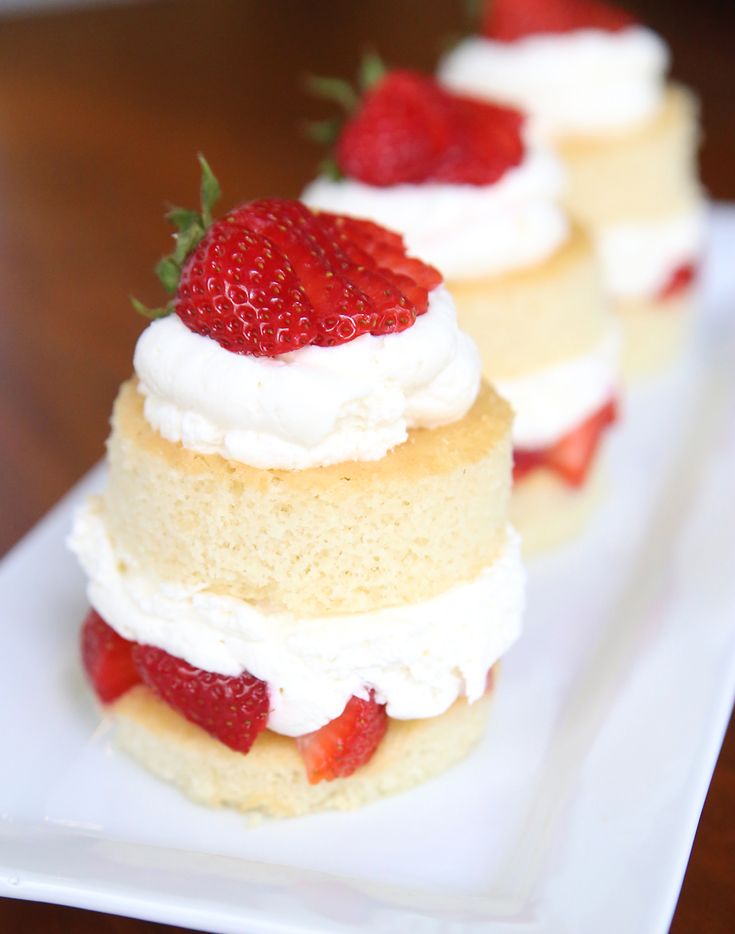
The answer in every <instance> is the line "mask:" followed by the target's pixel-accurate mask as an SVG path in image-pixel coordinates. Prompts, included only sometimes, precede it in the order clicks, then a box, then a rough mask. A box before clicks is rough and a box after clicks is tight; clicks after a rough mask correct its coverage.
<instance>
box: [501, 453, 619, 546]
mask: <svg viewBox="0 0 735 934" xmlns="http://www.w3.org/2000/svg"><path fill="white" fill-rule="evenodd" d="M601 461H602V457H601V456H598V457H597V458H596V459H595V462H594V464H593V465H592V468H591V470H590V472H589V474H588V475H587V479H586V480H585V482H584V484H583V485H582V486H580V487H572V486H569V484H567V483H565V482H564V481H563V480H561V479H559V477H558V476H557V475H556V474H555V473H552V471H550V470H546V469H544V468H539V469H537V470H534V471H532V472H531V473H529V474H527V475H526V476H525V477H523V478H522V479H521V480H519V481H518V482H517V483H515V484H514V485H513V495H512V496H511V500H510V517H511V521H512V523H513V525H514V526H515V528H516V531H517V532H519V533H520V536H521V539H522V540H523V554H524V556H525V557H529V556H532V555H537V554H540V553H542V552H544V551H549V550H551V549H552V548H555V547H556V546H557V545H561V544H563V543H564V542H567V541H569V540H570V539H572V538H575V537H576V536H577V535H579V534H580V533H581V532H582V530H583V529H584V527H585V526H586V525H587V523H588V522H589V521H590V519H591V518H592V516H593V515H594V513H595V510H596V509H597V507H598V505H599V504H600V502H601V500H602V498H603V496H604V493H605V488H606V483H605V477H604V469H603V467H602V463H601Z"/></svg>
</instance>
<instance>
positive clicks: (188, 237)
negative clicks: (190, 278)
mask: <svg viewBox="0 0 735 934" xmlns="http://www.w3.org/2000/svg"><path fill="white" fill-rule="evenodd" d="M198 159H199V165H200V167H201V171H202V175H201V181H200V186H199V190H200V200H201V209H200V210H199V211H190V210H189V209H187V208H177V207H174V208H171V210H170V211H168V212H167V214H166V220H167V221H169V223H170V224H172V225H173V226H174V227H175V228H176V233H175V234H174V240H175V241H176V246H175V247H174V249H173V251H172V252H171V253H169V254H168V255H167V256H164V257H162V259H160V260H159V261H158V262H157V263H156V266H155V272H156V275H157V276H158V278H159V280H160V282H161V284H162V285H163V287H164V289H165V290H166V292H167V294H168V295H174V294H175V293H176V289H177V288H178V287H179V280H180V279H181V269H182V267H183V265H184V263H185V262H186V260H187V259H188V258H189V256H190V255H191V254H192V252H193V251H194V250H195V249H196V248H197V246H198V245H199V243H200V242H201V240H202V238H203V237H204V234H205V233H206V232H207V230H208V229H209V227H210V226H211V224H212V208H213V207H214V206H215V204H216V203H217V202H218V201H219V199H220V197H221V195H222V189H221V188H220V184H219V182H218V181H217V178H216V176H215V174H214V172H212V169H211V168H210V166H209V163H208V162H207V160H206V159H205V158H204V156H203V155H202V154H201V153H199V156H198ZM130 301H131V304H132V306H133V308H134V309H135V310H136V311H137V312H138V314H140V315H143V317H145V318H164V317H166V315H170V314H171V313H172V312H173V301H171V300H170V301H169V302H167V304H166V305H165V306H163V307H162V308H148V307H147V306H146V305H144V304H143V303H142V302H140V301H138V299H137V298H134V297H133V296H132V295H131V296H130Z"/></svg>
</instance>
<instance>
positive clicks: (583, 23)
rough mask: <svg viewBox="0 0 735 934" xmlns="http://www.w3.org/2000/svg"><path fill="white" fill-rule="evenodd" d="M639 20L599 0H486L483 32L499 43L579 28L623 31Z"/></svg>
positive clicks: (625, 11) (573, 30) (572, 30)
mask: <svg viewBox="0 0 735 934" xmlns="http://www.w3.org/2000/svg"><path fill="white" fill-rule="evenodd" d="M637 22H638V21H637V20H636V18H635V17H634V16H633V15H632V14H630V13H628V11H627V10H622V9H620V7H616V6H612V5H610V4H608V3H601V2H599V0H485V7H484V12H483V19H482V27H481V28H482V32H483V33H484V35H486V36H487V37H488V38H489V39H495V40H496V41H498V42H513V41H515V40H516V39H523V38H524V37H526V36H534V35H541V34H544V33H551V34H554V33H556V34H560V33H566V32H575V31H576V30H580V29H599V30H603V31H604V32H620V31H621V30H623V29H627V28H628V27H630V26H634V25H635V24H636V23H637Z"/></svg>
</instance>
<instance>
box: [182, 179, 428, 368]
mask: <svg viewBox="0 0 735 934" xmlns="http://www.w3.org/2000/svg"><path fill="white" fill-rule="evenodd" d="M343 220H344V219H342V218H339V217H337V216H335V215H330V214H317V213H314V212H312V211H310V210H309V209H308V208H307V207H306V206H305V205H303V204H301V203H300V202H298V201H287V200H282V199H275V198H273V199H264V200H261V201H253V202H250V203H249V204H245V205H243V206H242V207H240V208H237V209H236V210H234V211H232V212H231V213H230V214H229V215H227V216H226V217H225V218H224V219H223V220H221V221H216V222H215V223H214V224H213V225H212V226H211V227H210V228H209V230H208V231H207V232H206V233H205V234H204V236H203V238H202V240H201V242H200V243H199V245H198V246H197V248H196V249H195V251H194V252H193V254H192V255H191V256H189V258H188V259H187V260H186V261H185V262H184V264H183V266H182V270H181V277H180V282H179V286H178V290H177V292H176V295H175V297H174V299H173V310H174V311H175V312H176V313H177V314H178V315H179V317H180V318H181V320H182V321H183V322H184V324H186V326H187V327H188V328H189V329H190V330H192V331H195V332H196V333H198V334H203V335H205V336H207V337H211V338H213V339H214V340H216V341H217V342H218V343H219V344H220V345H221V346H223V347H225V348H226V349H227V350H230V351H233V352H235V353H247V354H253V355H256V356H276V355H278V354H282V353H286V352H288V351H291V350H297V349H298V348H300V347H303V346H305V345H307V344H316V345H319V346H332V345H335V344H341V343H345V342H347V341H350V340H353V339H354V338H355V337H359V336H360V335H361V334H365V333H370V334H389V333H391V332H393V331H402V330H405V329H406V328H408V327H410V326H411V325H412V324H413V323H414V321H415V320H416V316H417V315H420V314H423V313H424V312H425V311H426V309H427V308H428V304H429V298H428V290H429V289H431V288H434V287H435V285H437V284H438V283H439V282H440V281H441V277H440V276H439V274H438V273H437V272H436V270H434V269H432V268H431V267H429V266H426V265H424V264H423V263H420V262H419V261H418V260H414V259H411V258H410V257H407V256H406V250H405V247H404V246H403V240H402V239H401V238H400V237H399V236H398V235H397V234H393V233H389V232H387V231H382V229H381V228H379V227H378V226H377V225H375V224H372V223H369V222H367V221H359V220H354V219H352V220H349V222H348V223H347V224H343V223H342V222H343ZM363 227H365V228H366V229H365V230H364V231H363V230H362V228H363ZM378 251H382V253H381V255H380V256H379V257H378V256H377V253H378Z"/></svg>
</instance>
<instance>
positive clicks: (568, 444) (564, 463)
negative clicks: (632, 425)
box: [513, 399, 617, 487]
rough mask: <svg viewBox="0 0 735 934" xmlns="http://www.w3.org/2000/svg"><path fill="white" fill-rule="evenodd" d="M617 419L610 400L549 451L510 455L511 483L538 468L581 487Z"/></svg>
mask: <svg viewBox="0 0 735 934" xmlns="http://www.w3.org/2000/svg"><path fill="white" fill-rule="evenodd" d="M616 418H617V404H616V402H615V400H614V399H613V400H610V402H608V403H607V404H606V405H604V406H603V407H602V408H601V409H599V410H598V411H597V412H595V413H594V414H593V415H591V416H590V417H589V418H588V419H586V420H585V421H584V422H582V424H581V425H579V426H578V427H577V428H575V429H574V430H573V431H570V432H569V434H568V435H565V436H564V437H563V438H561V439H560V440H559V441H557V442H556V444H554V445H553V446H552V447H549V448H544V449H540V450H522V449H516V450H515V451H514V452H513V480H514V481H516V482H517V481H518V480H520V479H521V478H522V477H523V476H525V475H526V474H528V473H530V472H531V471H532V470H535V469H537V468H540V467H544V468H546V469H547V470H552V471H554V472H555V473H556V474H557V475H558V476H559V477H561V478H562V480H564V481H565V482H566V483H568V484H569V485H570V486H575V487H576V486H581V485H582V483H584V480H585V477H586V476H587V470H588V468H589V465H590V462H591V461H592V458H593V457H594V455H595V452H596V451H597V447H598V445H599V443H600V438H601V436H602V433H603V431H604V430H605V428H606V427H607V426H608V425H610V424H612V423H613V422H614V421H615V419H616Z"/></svg>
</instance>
